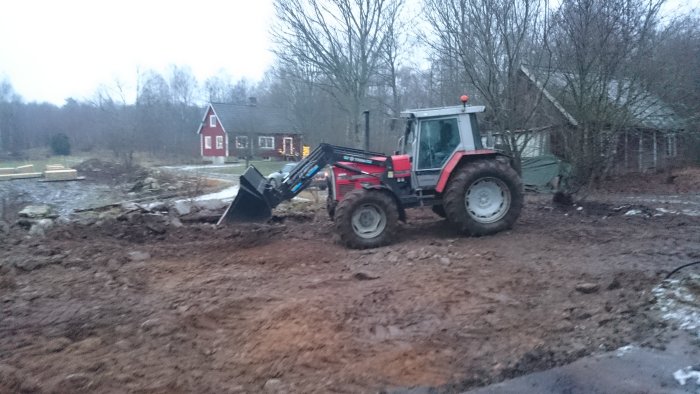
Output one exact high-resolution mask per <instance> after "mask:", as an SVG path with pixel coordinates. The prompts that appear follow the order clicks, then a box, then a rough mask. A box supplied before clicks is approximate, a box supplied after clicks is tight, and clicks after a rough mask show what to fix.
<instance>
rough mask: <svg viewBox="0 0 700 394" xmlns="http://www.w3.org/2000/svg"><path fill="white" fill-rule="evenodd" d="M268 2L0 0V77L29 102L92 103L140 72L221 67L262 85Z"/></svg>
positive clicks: (200, 73)
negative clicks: (103, 90)
mask: <svg viewBox="0 0 700 394" xmlns="http://www.w3.org/2000/svg"><path fill="white" fill-rule="evenodd" d="M273 15H274V12H273V7H272V1H271V0H198V1H177V0H171V1H164V0H118V1H112V0H109V1H108V0H0V79H2V78H3V77H6V78H9V80H10V82H11V83H12V85H13V87H14V88H15V91H17V92H18V93H19V94H20V95H21V96H22V97H23V98H24V100H25V101H48V102H52V103H55V104H58V105H62V104H63V103H64V100H65V99H66V98H68V97H74V98H76V99H84V98H89V97H90V96H92V95H93V93H94V92H95V90H96V88H97V87H98V86H99V85H100V84H102V83H105V84H110V83H111V82H113V81H114V80H115V78H119V79H121V80H122V81H124V82H125V83H127V84H129V85H134V84H135V81H136V75H137V69H141V71H144V70H147V69H155V70H156V71H158V72H161V73H164V72H165V71H166V70H167V67H168V65H170V64H176V65H181V66H185V65H187V66H190V67H191V68H192V71H193V72H194V74H195V76H196V77H197V78H198V79H199V80H200V82H202V81H204V79H206V78H207V77H210V76H212V75H214V74H216V73H217V72H218V71H219V70H220V69H224V70H225V71H226V72H228V73H229V74H230V75H231V76H232V77H233V78H235V79H238V78H241V77H247V78H250V79H253V80H257V79H259V78H261V77H262V75H263V73H264V71H265V69H266V68H267V67H268V66H269V65H270V63H271V62H272V58H273V56H272V54H271V53H270V52H269V49H270V44H269V24H270V21H271V20H272V19H273Z"/></svg>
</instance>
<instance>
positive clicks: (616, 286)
mask: <svg viewBox="0 0 700 394" xmlns="http://www.w3.org/2000/svg"><path fill="white" fill-rule="evenodd" d="M620 287H622V285H621V284H620V281H619V280H618V279H617V278H613V280H612V281H611V282H610V284H609V285H608V290H615V289H619V288H620Z"/></svg>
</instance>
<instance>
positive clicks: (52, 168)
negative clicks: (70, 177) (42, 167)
mask: <svg viewBox="0 0 700 394" xmlns="http://www.w3.org/2000/svg"><path fill="white" fill-rule="evenodd" d="M65 169H66V167H65V166H64V165H63V164H47V165H46V171H55V170H65Z"/></svg>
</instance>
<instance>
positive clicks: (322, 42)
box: [273, 0, 403, 145]
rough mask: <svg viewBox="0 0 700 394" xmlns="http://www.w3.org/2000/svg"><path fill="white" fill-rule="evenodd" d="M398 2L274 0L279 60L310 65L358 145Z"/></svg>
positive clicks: (296, 64)
mask: <svg viewBox="0 0 700 394" xmlns="http://www.w3.org/2000/svg"><path fill="white" fill-rule="evenodd" d="M402 4H403V1H402V0H329V1H320V0H275V9H276V12H277V18H278V24H277V26H276V27H275V29H274V30H273V36H274V38H275V40H276V42H277V49H276V53H277V56H278V58H279V60H280V62H282V63H283V64H284V63H288V64H293V65H295V67H299V66H301V67H306V66H312V67H314V68H316V69H318V70H319V72H320V73H321V74H322V75H323V77H324V78H323V79H320V80H319V81H318V82H319V83H320V85H319V86H322V87H324V88H326V89H327V91H328V92H330V93H331V94H332V95H333V97H334V98H335V100H336V101H337V103H338V104H339V105H340V107H341V108H342V109H343V110H344V111H345V112H346V114H347V116H348V120H349V123H348V130H347V131H348V133H347V137H348V140H349V141H350V142H352V143H354V144H357V145H359V144H360V143H361V136H362V134H361V132H360V130H361V128H360V125H361V112H362V111H363V110H364V109H365V108H364V107H365V106H366V102H367V95H368V89H369V86H370V84H371V83H372V80H373V78H375V77H376V76H377V73H378V70H379V68H380V64H381V62H382V61H383V58H382V57H383V56H384V54H385V50H386V45H387V44H388V41H389V39H390V37H391V35H392V34H393V33H394V31H393V30H392V29H391V28H390V27H391V26H394V21H395V20H396V17H397V15H398V12H399V10H400V8H401V6H402Z"/></svg>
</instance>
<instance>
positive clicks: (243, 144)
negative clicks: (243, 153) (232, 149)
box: [236, 135, 248, 149]
mask: <svg viewBox="0 0 700 394" xmlns="http://www.w3.org/2000/svg"><path fill="white" fill-rule="evenodd" d="M247 147H248V136H247V135H241V136H238V137H236V149H246V148H247Z"/></svg>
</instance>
